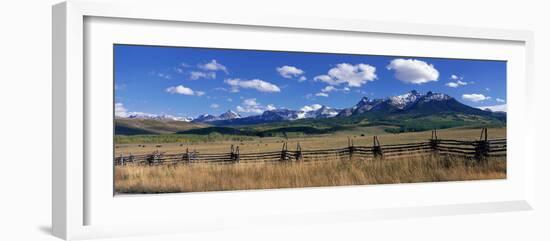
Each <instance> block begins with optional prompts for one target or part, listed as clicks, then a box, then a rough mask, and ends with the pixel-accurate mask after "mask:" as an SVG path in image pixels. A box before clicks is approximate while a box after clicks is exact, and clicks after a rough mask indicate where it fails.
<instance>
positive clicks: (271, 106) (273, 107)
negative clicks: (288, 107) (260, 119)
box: [265, 104, 277, 110]
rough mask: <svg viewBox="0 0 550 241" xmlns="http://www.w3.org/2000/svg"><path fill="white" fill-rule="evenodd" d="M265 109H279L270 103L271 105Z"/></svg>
mask: <svg viewBox="0 0 550 241" xmlns="http://www.w3.org/2000/svg"><path fill="white" fill-rule="evenodd" d="M265 109H266V110H275V109H277V108H275V106H274V105H272V104H269V105H267V106H266V107H265Z"/></svg>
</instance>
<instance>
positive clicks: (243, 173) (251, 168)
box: [115, 156, 506, 193]
mask: <svg viewBox="0 0 550 241" xmlns="http://www.w3.org/2000/svg"><path fill="white" fill-rule="evenodd" d="M503 178H506V161H505V160H489V161H488V163H487V164H485V165H480V164H474V163H471V162H470V161H466V160H464V159H459V158H455V157H441V159H438V160H434V159H432V158H431V157H430V156H422V157H407V158H401V159H394V160H352V161H345V160H341V161H340V160H333V161H319V162H310V163H300V162H298V163H286V164H285V163H277V164H232V165H211V164H192V165H175V166H167V165H164V166H117V167H115V192H116V193H172V192H203V191H222V190H246V189H270V188H298V187H322V186H343V185H364V184H391V183H417V182H441V181H463V180H487V179H503Z"/></svg>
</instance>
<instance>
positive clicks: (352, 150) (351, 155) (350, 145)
mask: <svg viewBox="0 0 550 241" xmlns="http://www.w3.org/2000/svg"><path fill="white" fill-rule="evenodd" d="M354 151H355V147H354V146H353V139H351V138H350V137H349V136H348V153H349V159H350V160H352V159H353V152H354Z"/></svg>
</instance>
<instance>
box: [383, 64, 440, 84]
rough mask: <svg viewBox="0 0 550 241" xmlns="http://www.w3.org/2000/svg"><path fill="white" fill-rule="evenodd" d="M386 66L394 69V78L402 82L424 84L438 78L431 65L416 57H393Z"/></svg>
mask: <svg viewBox="0 0 550 241" xmlns="http://www.w3.org/2000/svg"><path fill="white" fill-rule="evenodd" d="M386 68H387V69H388V70H394V71H395V78H397V79H398V80H401V81H402V82H404V83H410V84H424V83H428V82H430V81H437V79H438V78H439V71H437V69H435V67H434V66H433V65H431V64H428V63H426V62H424V61H421V60H417V59H394V60H392V61H391V62H390V64H389V65H388V66H387V67H386Z"/></svg>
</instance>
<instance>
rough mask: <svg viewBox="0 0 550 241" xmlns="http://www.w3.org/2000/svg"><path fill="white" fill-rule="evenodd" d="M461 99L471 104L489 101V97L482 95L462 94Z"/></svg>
mask: <svg viewBox="0 0 550 241" xmlns="http://www.w3.org/2000/svg"><path fill="white" fill-rule="evenodd" d="M462 99H465V100H469V101H472V102H480V101H484V100H490V99H491V97H490V96H485V95H483V94H463V95H462Z"/></svg>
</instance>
